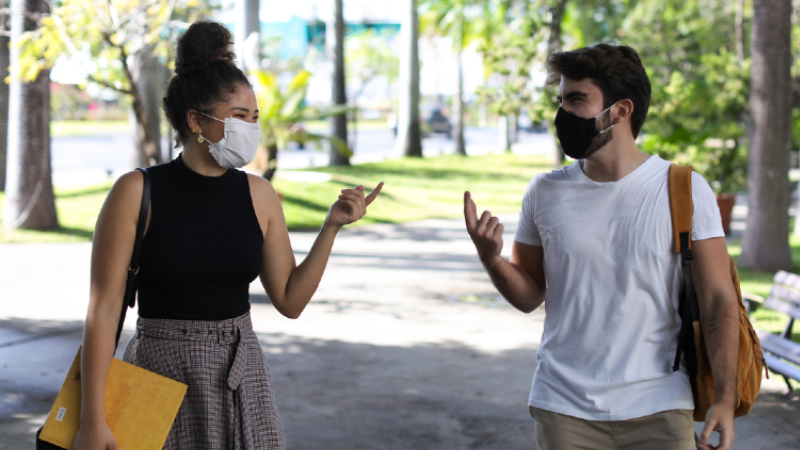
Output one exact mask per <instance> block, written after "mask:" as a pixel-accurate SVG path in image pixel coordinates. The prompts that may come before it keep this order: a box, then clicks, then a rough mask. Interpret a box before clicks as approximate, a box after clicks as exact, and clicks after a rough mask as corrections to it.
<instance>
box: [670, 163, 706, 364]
mask: <svg viewBox="0 0 800 450" xmlns="http://www.w3.org/2000/svg"><path fill="white" fill-rule="evenodd" d="M669 197H670V199H669V200H670V213H671V216H672V227H673V233H674V236H675V251H676V252H678V253H680V255H681V271H682V273H683V285H682V286H681V291H680V294H679V296H678V313H679V314H680V316H681V329H680V332H679V333H678V349H677V350H676V351H675V362H674V364H673V366H672V370H673V371H678V370H679V369H680V363H681V356H682V355H683V356H684V357H685V358H684V359H685V361H686V369H687V371H688V372H689V376H690V379H694V377H695V376H696V375H697V349H696V348H695V344H694V341H695V339H694V325H693V322H697V321H699V320H700V311H699V307H698V305H697V293H696V292H695V290H694V280H692V260H694V254H693V253H692V238H691V231H692V212H693V209H694V205H693V204H692V168H691V167H689V166H678V165H675V164H673V165H672V166H670V169H669Z"/></svg>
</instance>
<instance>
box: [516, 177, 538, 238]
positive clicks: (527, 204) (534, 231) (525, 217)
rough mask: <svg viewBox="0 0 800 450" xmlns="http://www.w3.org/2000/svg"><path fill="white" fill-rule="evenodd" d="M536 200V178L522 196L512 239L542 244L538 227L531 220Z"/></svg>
mask: <svg viewBox="0 0 800 450" xmlns="http://www.w3.org/2000/svg"><path fill="white" fill-rule="evenodd" d="M535 200H536V178H535V177H534V179H533V180H531V182H530V183H529V184H528V189H527V190H526V191H525V196H524V197H523V198H522V209H520V211H519V223H518V225H517V232H516V234H515V235H514V240H515V241H517V242H521V243H523V244H527V245H536V246H538V247H541V246H542V239H541V238H540V237H539V229H538V228H537V227H536V222H535V221H534V220H533V211H534V207H535V203H536V202H535Z"/></svg>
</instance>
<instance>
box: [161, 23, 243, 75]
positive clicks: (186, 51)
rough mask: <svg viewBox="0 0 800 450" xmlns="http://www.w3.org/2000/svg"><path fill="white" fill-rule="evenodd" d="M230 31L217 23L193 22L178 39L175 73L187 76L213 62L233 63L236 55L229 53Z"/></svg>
mask: <svg viewBox="0 0 800 450" xmlns="http://www.w3.org/2000/svg"><path fill="white" fill-rule="evenodd" d="M231 45H233V38H232V36H231V33H230V31H228V29H227V28H225V26H224V25H221V24H219V23H217V22H195V23H193V24H192V25H191V26H190V27H189V29H188V30H186V32H185V33H184V34H183V36H181V38H180V39H178V56H177V57H176V58H175V73H177V74H178V75H182V74H187V73H189V72H193V71H195V70H202V69H205V68H207V67H208V66H209V65H210V64H211V63H214V62H218V61H221V62H226V63H229V64H232V63H233V60H234V59H235V58H236V54H235V53H233V52H232V51H230V46H231Z"/></svg>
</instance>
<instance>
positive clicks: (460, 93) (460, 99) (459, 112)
mask: <svg viewBox="0 0 800 450" xmlns="http://www.w3.org/2000/svg"><path fill="white" fill-rule="evenodd" d="M462 21H463V19H462ZM462 29H463V23H462ZM462 42H463V39H462ZM457 45H458V54H456V61H457V63H456V66H457V69H456V70H457V71H458V81H457V82H456V95H455V97H454V98H453V128H454V130H453V138H454V140H455V143H454V146H455V152H456V155H464V156H466V155H467V146H466V145H465V144H464V73H463V72H464V69H463V67H462V66H463V64H462V61H461V53H462V46H461V45H459V44H457Z"/></svg>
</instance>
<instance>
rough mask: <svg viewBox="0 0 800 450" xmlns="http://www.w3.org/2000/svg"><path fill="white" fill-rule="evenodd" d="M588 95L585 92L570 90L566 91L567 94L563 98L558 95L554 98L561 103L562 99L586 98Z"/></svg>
mask: <svg viewBox="0 0 800 450" xmlns="http://www.w3.org/2000/svg"><path fill="white" fill-rule="evenodd" d="M588 97H589V94H587V93H585V92H581V91H572V92H570V93H568V94H567V95H565V96H564V97H563V98H562V97H561V96H560V95H559V96H557V97H556V100H557V101H558V103H562V102H563V101H564V100H574V99H577V98H581V99H585V98H588Z"/></svg>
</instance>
